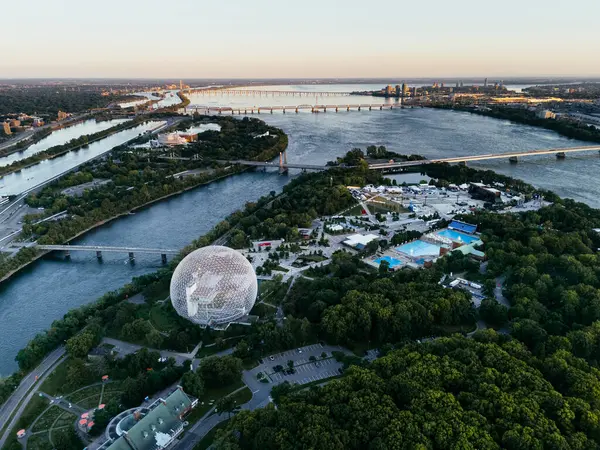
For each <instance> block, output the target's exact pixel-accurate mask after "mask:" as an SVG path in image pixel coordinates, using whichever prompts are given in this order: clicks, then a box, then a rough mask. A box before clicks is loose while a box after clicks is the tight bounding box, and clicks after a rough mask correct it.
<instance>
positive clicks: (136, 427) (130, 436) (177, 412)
mask: <svg viewBox="0 0 600 450" xmlns="http://www.w3.org/2000/svg"><path fill="white" fill-rule="evenodd" d="M197 404H198V400H197V399H195V398H192V397H189V396H188V395H187V394H186V393H185V392H183V389H182V388H181V386H179V387H178V388H177V389H176V390H174V391H173V392H171V394H169V396H168V397H167V398H166V399H162V398H160V399H158V400H156V401H155V402H154V403H152V404H151V405H150V406H148V407H147V408H143V409H136V410H132V411H130V412H127V413H126V414H124V413H121V414H119V415H118V416H117V417H116V418H115V419H117V421H118V422H117V423H116V426H113V423H112V422H111V424H109V430H110V431H111V432H112V433H111V434H113V435H114V436H113V437H111V438H109V439H108V440H107V441H106V442H104V444H102V445H101V446H100V447H99V450H159V449H163V448H166V447H168V446H169V445H170V444H171V443H172V442H173V440H175V438H176V437H177V436H179V435H180V434H181V432H182V431H183V423H184V420H183V418H184V417H185V416H186V415H187V414H188V413H189V412H190V411H191V409H192V408H194V407H195V406H196V405H197ZM115 419H113V420H115Z"/></svg>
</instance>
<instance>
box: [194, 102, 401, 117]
mask: <svg viewBox="0 0 600 450" xmlns="http://www.w3.org/2000/svg"><path fill="white" fill-rule="evenodd" d="M398 108H403V106H402V103H387V104H383V103H375V104H372V103H352V104H341V105H326V104H318V105H310V104H303V105H287V106H283V105H280V106H210V105H189V106H187V108H186V110H191V111H195V112H198V113H204V114H210V113H211V112H213V113H218V114H232V115H233V114H238V115H241V114H244V115H248V114H260V113H268V114H273V112H274V111H281V112H283V114H286V112H293V113H296V114H298V113H299V112H300V111H310V112H312V113H326V112H327V111H333V112H339V111H347V112H348V111H383V110H388V109H389V110H391V109H398Z"/></svg>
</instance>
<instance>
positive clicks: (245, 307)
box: [171, 245, 258, 328]
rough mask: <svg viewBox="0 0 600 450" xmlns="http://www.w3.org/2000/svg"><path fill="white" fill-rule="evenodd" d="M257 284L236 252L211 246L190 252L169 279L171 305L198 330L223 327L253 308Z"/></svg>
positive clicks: (250, 269)
mask: <svg viewBox="0 0 600 450" xmlns="http://www.w3.org/2000/svg"><path fill="white" fill-rule="evenodd" d="M257 292H258V282H257V281H256V274H255V273H254V268H253V267H252V264H250V262H249V261H248V260H247V259H246V258H245V257H244V255H242V254H241V253H240V252H238V251H236V250H233V249H231V248H229V247H222V246H219V245H212V246H208V247H203V248H200V249H198V250H195V251H193V252H192V253H190V254H189V255H187V256H186V257H185V258H183V260H182V261H181V262H180V263H179V265H178V266H177V268H176V269H175V272H173V277H172V278H171V303H173V307H174V308H175V310H176V311H177V313H178V314H179V315H180V316H182V317H185V318H186V319H189V320H191V321H192V322H194V323H197V324H199V325H200V326H202V327H206V326H208V327H213V328H225V327H227V325H229V324H230V323H231V322H234V321H236V320H238V319H239V318H240V317H242V316H244V315H246V314H248V313H249V312H250V310H251V309H252V306H254V301H255V300H256V294H257Z"/></svg>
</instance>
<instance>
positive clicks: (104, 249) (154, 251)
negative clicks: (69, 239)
mask: <svg viewBox="0 0 600 450" xmlns="http://www.w3.org/2000/svg"><path fill="white" fill-rule="evenodd" d="M35 248H37V249H39V250H45V251H63V252H65V256H66V257H70V256H71V252H76V251H81V252H96V257H97V258H98V259H102V253H127V254H128V255H129V260H130V261H134V260H135V254H136V253H142V254H151V255H161V258H162V262H163V263H166V262H167V255H176V254H178V253H179V250H172V249H166V248H140V247H109V246H102V245H36V246H35Z"/></svg>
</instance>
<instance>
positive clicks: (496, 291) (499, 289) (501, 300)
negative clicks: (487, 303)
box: [494, 275, 510, 308]
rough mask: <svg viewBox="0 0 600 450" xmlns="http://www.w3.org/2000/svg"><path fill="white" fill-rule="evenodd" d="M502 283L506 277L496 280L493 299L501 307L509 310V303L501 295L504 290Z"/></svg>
mask: <svg viewBox="0 0 600 450" xmlns="http://www.w3.org/2000/svg"><path fill="white" fill-rule="evenodd" d="M504 281H506V277H505V276H504V275H502V276H500V277H498V278H496V287H495V288H494V297H496V300H498V303H500V304H501V305H504V306H506V307H507V308H510V302H509V301H508V299H507V298H506V297H505V296H504V294H503V293H502V289H503V288H504Z"/></svg>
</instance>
